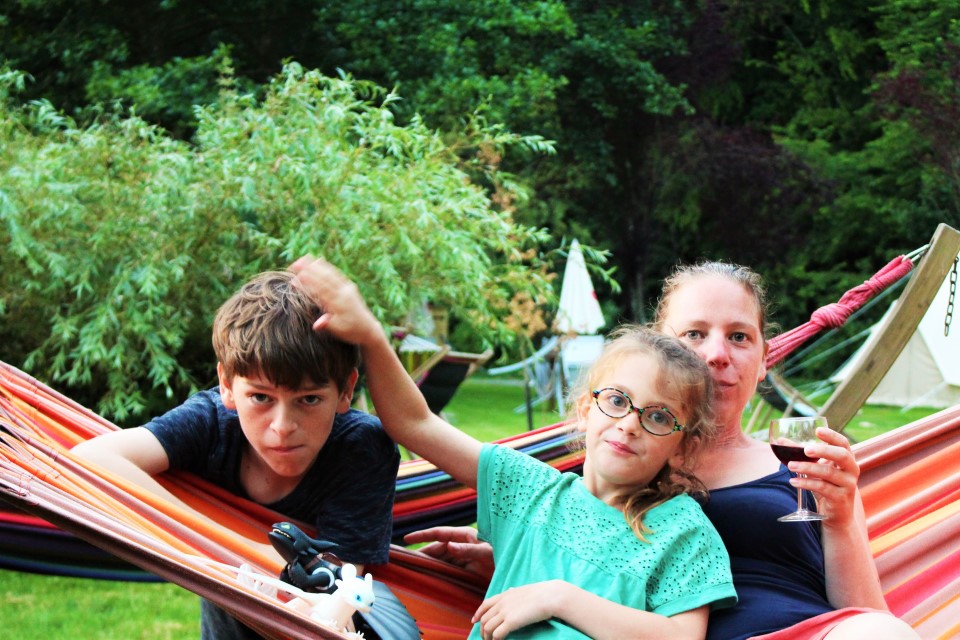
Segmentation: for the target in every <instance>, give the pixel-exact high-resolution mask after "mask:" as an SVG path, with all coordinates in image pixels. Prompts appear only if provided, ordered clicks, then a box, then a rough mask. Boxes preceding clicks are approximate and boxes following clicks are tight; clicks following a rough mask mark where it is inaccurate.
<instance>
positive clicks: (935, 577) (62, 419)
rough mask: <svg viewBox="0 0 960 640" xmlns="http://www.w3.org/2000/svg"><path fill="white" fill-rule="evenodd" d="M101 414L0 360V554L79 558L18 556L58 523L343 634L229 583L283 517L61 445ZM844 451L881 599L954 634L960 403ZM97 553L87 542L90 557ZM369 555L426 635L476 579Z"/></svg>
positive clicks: (267, 562)
mask: <svg viewBox="0 0 960 640" xmlns="http://www.w3.org/2000/svg"><path fill="white" fill-rule="evenodd" d="M0 365H2V363H0ZM114 428H116V427H114V426H113V425H111V424H110V423H108V422H107V421H105V420H103V419H102V418H100V417H98V416H96V415H95V414H93V413H91V412H89V411H88V410H86V409H84V408H83V407H80V406H79V405H77V404H76V403H74V402H72V401H70V400H69V399H67V398H65V397H63V396H61V395H59V394H57V393H56V392H54V391H52V390H51V389H49V388H48V387H46V386H44V385H43V384H41V383H39V382H37V381H36V380H34V379H32V378H30V377H29V376H27V375H26V374H24V373H23V372H21V371H19V370H17V369H15V368H13V367H10V366H9V365H2V366H0V489H2V491H0V497H2V498H3V499H4V500H5V501H7V502H8V503H9V504H10V506H11V508H10V509H8V510H6V511H3V512H0V515H2V516H3V517H2V518H0V525H2V526H0V530H2V531H5V532H7V531H10V530H13V531H17V530H19V532H20V533H21V534H23V535H24V538H23V544H22V546H20V547H19V548H15V549H11V548H10V547H11V544H10V540H9V539H7V538H6V536H5V541H4V544H3V545H0V548H2V549H3V554H4V555H12V556H15V557H16V558H18V559H19V560H18V561H19V562H20V563H21V566H20V568H25V569H33V570H41V571H42V570H49V571H51V572H58V571H57V567H58V566H59V567H63V566H66V565H68V564H70V563H72V564H74V565H82V564H83V558H84V557H85V556H83V554H82V553H81V557H80V558H71V559H70V560H69V561H68V560H66V559H64V558H62V557H60V558H55V559H54V560H50V559H49V558H47V559H46V560H44V559H43V558H42V557H41V558H39V559H38V561H37V562H38V564H37V565H36V566H32V567H30V566H25V564H24V563H26V562H27V561H26V560H25V559H24V558H25V556H29V555H30V554H31V553H32V554H36V555H42V552H43V550H44V546H45V545H44V543H43V540H44V535H45V534H46V535H50V534H51V532H55V534H54V537H59V538H60V539H62V538H63V537H64V536H67V534H65V533H63V531H69V532H71V534H73V536H69V537H70V538H71V539H72V540H73V541H74V546H73V548H74V549H77V548H83V547H84V546H85V545H83V544H82V543H80V542H78V541H77V540H78V539H79V540H82V541H85V542H87V543H91V544H92V545H94V546H95V547H97V548H99V549H103V550H105V551H106V552H108V553H109V554H111V555H112V556H116V557H117V558H120V559H122V560H124V561H126V562H127V563H129V564H130V565H132V566H135V567H139V568H140V569H142V570H144V571H147V572H150V573H151V574H153V575H155V576H159V577H160V578H162V579H165V580H168V581H170V582H174V583H176V584H179V585H181V586H183V587H185V588H187V589H189V590H191V591H193V592H195V593H197V594H199V595H201V596H203V597H205V598H208V599H210V600H212V601H214V602H216V603H217V604H219V605H221V606H222V607H224V608H225V609H227V610H229V611H231V612H232V613H233V614H234V615H236V616H237V617H238V618H240V619H242V620H244V621H245V622H246V623H247V624H249V625H250V626H252V627H254V628H256V629H257V630H258V631H260V632H261V633H262V634H263V635H265V636H267V637H270V638H317V637H321V638H339V637H341V636H340V635H339V634H337V633H335V632H334V631H332V630H330V629H328V628H326V627H323V626H320V625H318V624H316V623H315V622H313V621H311V620H309V619H308V618H306V617H305V616H302V615H301V614H299V613H297V612H295V611H292V610H291V609H289V608H287V607H285V606H283V605H282V604H281V603H280V602H279V601H278V600H277V599H276V598H270V597H267V596H264V595H262V594H260V593H258V592H257V591H255V590H253V589H251V588H248V587H245V586H243V585H242V584H241V583H240V582H239V581H238V580H237V575H236V571H235V570H233V569H231V568H230V567H238V566H240V565H241V564H242V563H246V564H248V565H250V566H252V567H253V568H254V569H255V570H256V571H259V572H262V573H264V574H267V575H270V576H275V575H277V574H278V573H279V571H280V569H281V568H282V567H281V566H279V564H278V563H277V562H276V561H275V560H273V559H272V558H270V557H266V556H264V555H261V554H260V553H258V551H257V549H256V548H255V547H253V546H252V545H251V543H252V542H263V541H264V539H265V532H266V531H267V530H268V529H269V526H270V525H271V524H272V523H274V522H277V521H281V520H284V519H286V518H284V517H283V516H281V515H280V514H277V513H273V512H271V511H269V510H267V509H264V508H263V507H260V506H258V505H255V504H252V503H250V502H247V501H244V500H241V499H239V498H237V497H236V496H233V495H231V494H229V493H227V492H224V491H222V490H220V489H218V488H217V487H214V486H212V485H209V484H207V483H204V482H202V481H200V480H198V479H196V478H194V477H191V476H188V475H181V474H176V473H170V474H166V475H165V477H164V478H163V482H164V484H165V485H166V486H167V488H169V489H170V490H171V491H173V492H174V493H175V494H177V495H178V497H180V498H182V499H183V500H184V501H185V502H186V503H188V504H189V505H190V506H191V507H193V508H195V509H196V510H198V511H199V512H200V513H203V514H206V515H207V516H209V517H211V518H212V519H214V520H216V521H218V522H221V523H223V524H224V525H226V527H228V528H229V529H230V530H232V532H234V533H225V532H224V531H223V530H221V529H218V528H214V527H211V526H210V525H208V524H207V523H206V522H205V521H203V520H200V519H197V518H195V517H194V516H193V515H191V514H190V513H188V512H186V511H184V510H182V509H179V508H177V507H175V506H173V505H170V504H169V503H167V502H166V501H164V500H162V499H160V498H157V497H156V496H154V495H153V494H150V493H149V492H146V491H144V490H143V489H141V488H140V487H138V486H137V485H134V484H132V483H130V482H128V481H126V480H125V479H123V478H120V477H117V476H114V475H111V474H109V473H107V472H104V471H103V470H98V469H95V468H93V467H91V466H90V465H88V464H86V463H84V462H83V461H80V460H78V459H77V458H75V457H74V456H73V455H72V454H71V453H70V452H69V449H70V447H72V446H73V445H74V444H76V443H78V442H80V441H82V440H84V439H87V438H90V437H93V436H95V435H97V434H100V433H104V432H107V431H109V430H111V429H114ZM566 434H567V429H566V428H565V427H564V426H563V425H554V426H551V427H546V428H543V429H540V430H538V431H535V432H531V433H525V434H522V435H519V436H515V437H512V438H508V439H506V440H505V441H503V443H504V444H506V445H509V446H512V447H516V448H518V449H521V450H525V451H528V452H530V453H531V454H532V455H536V456H537V457H540V458H541V459H544V460H547V461H549V462H550V463H551V464H554V465H556V466H558V467H559V468H562V469H575V468H576V467H577V465H579V464H580V462H581V460H580V457H579V455H578V454H574V453H571V452H569V451H568V450H567V447H566V439H567V435H566ZM854 450H855V452H856V454H857V458H858V460H859V462H860V464H861V467H862V470H863V472H862V476H861V487H862V492H863V497H864V502H865V506H866V509H867V513H868V527H869V534H870V539H871V545H872V549H873V552H874V556H875V557H876V561H877V565H878V567H879V570H880V573H881V579H882V581H883V586H884V592H885V594H886V597H887V601H888V603H889V605H890V608H891V610H892V611H893V612H894V613H895V614H897V615H898V616H900V617H902V618H903V619H904V620H906V621H907V622H909V623H910V624H911V625H913V626H914V627H915V628H916V629H917V630H918V631H919V632H920V634H921V635H922V637H924V638H944V639H946V638H954V637H957V636H958V635H960V407H955V408H953V409H948V410H946V411H943V412H941V413H938V414H936V415H933V416H930V417H928V418H925V419H923V420H920V421H918V422H915V423H912V424H910V425H906V426H904V427H901V428H899V429H896V430H894V431H891V432H889V433H887V434H884V435H882V436H877V437H875V438H873V439H871V440H869V441H867V442H864V443H861V444H859V445H857V446H856V447H855V448H854ZM397 488H398V492H397V498H398V499H397V504H396V507H395V516H396V520H397V523H398V529H399V530H401V531H402V530H412V529H416V528H420V527H422V526H426V525H429V524H433V523H449V522H451V521H463V520H467V521H469V520H471V519H472V517H473V516H472V514H473V513H475V499H476V495H475V494H474V493H473V491H471V490H468V489H463V488H461V487H458V486H456V485H455V484H454V483H453V482H452V481H451V480H449V478H448V477H447V476H445V474H442V473H440V472H438V471H437V470H436V469H435V468H434V467H433V466H432V465H430V464H428V463H426V462H423V461H412V462H405V463H403V464H402V465H401V470H400V473H399V477H398V480H397ZM51 523H52V524H51ZM306 530H307V531H309V528H306ZM28 540H29V543H27V541H28ZM61 541H62V540H61ZM13 546H16V544H15V541H14V545H13ZM86 557H87V558H88V559H89V553H88V554H87V556H86ZM97 561H98V559H97V558H96V557H93V560H92V561H91V562H88V565H90V564H95V563H96V562H97ZM14 568H17V567H16V566H14ZM115 570H117V571H122V569H119V568H118V569H115ZM369 570H370V571H371V572H372V573H373V574H374V576H375V577H376V578H377V579H378V580H381V581H383V582H385V583H386V584H387V585H388V586H389V587H390V588H391V589H392V590H393V591H394V593H395V594H396V595H397V596H398V597H399V598H400V599H401V600H402V601H403V603H404V604H405V605H406V607H407V609H408V610H409V611H410V612H411V613H412V614H413V616H414V617H415V618H416V619H417V622H418V625H419V626H420V628H421V630H422V631H423V634H424V638H427V639H428V640H429V639H433V638H436V639H445V638H463V637H465V636H466V635H467V633H468V631H469V628H470V616H471V614H472V612H473V611H474V610H475V608H476V606H477V605H478V604H479V603H480V601H481V597H482V594H483V591H484V588H485V585H484V584H482V582H481V581H479V580H477V578H476V576H474V575H473V574H471V573H469V572H466V571H463V570H460V569H458V568H456V567H453V566H451V565H448V564H445V563H442V562H438V561H436V560H433V559H431V558H427V557H425V556H423V555H422V554H418V553H416V552H413V551H409V550H406V549H404V548H402V547H399V546H396V545H395V546H394V547H393V548H392V550H391V554H390V562H389V563H388V564H386V565H380V566H372V567H370V568H369ZM80 575H82V573H81V574H80ZM101 577H102V576H101ZM121 577H122V576H121Z"/></svg>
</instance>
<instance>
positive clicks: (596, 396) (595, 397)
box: [590, 387, 684, 437]
mask: <svg viewBox="0 0 960 640" xmlns="http://www.w3.org/2000/svg"><path fill="white" fill-rule="evenodd" d="M604 391H616V392H617V393H619V394H620V395H622V396H623V397H624V398H626V399H627V403H629V405H630V408H629V409H628V410H627V412H626V413H624V414H623V415H622V416H612V415H610V414H609V413H607V412H606V411H604V410H603V407H601V406H600V394H601V393H603V392H604ZM590 393H591V395H593V401H594V403H595V404H596V405H597V409H599V410H600V413H602V414H603V415H605V416H607V417H608V418H613V419H614V420H622V419H623V418H626V417H627V416H629V415H630V414H631V413H632V412H635V413H636V414H637V421H638V422H639V423H640V428H642V429H643V430H644V431H646V432H647V433H649V434H650V435H652V436H657V437H665V436H670V435H673V434H674V433H676V432H678V431H683V429H684V426H683V425H682V424H680V421H679V420H677V416H675V415H673V412H672V411H670V409H667V408H666V407H664V406H663V405H658V404H648V405H647V406H645V407H643V408H639V409H638V408H637V407H636V406H635V405H634V404H633V399H632V398H631V397H630V396H629V395H628V394H627V393H626V392H624V391H621V390H620V389H617V388H616V387H604V388H603V389H594V390H593V391H591V392H590ZM647 409H657V410H658V411H663V412H664V413H666V414H667V415H668V416H670V417H671V418H673V428H672V429H670V432H669V433H655V432H653V431H650V429H648V428H647V427H646V425H644V424H643V412H644V411H646V410H647Z"/></svg>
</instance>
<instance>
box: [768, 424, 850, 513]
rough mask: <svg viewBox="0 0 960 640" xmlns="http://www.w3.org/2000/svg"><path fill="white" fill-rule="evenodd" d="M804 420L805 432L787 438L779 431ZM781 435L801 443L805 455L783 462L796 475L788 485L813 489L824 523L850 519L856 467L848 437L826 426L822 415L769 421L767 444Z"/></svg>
mask: <svg viewBox="0 0 960 640" xmlns="http://www.w3.org/2000/svg"><path fill="white" fill-rule="evenodd" d="M804 423H805V424H806V425H807V426H810V427H812V428H811V429H810V431H809V432H808V433H807V434H806V435H798V434H796V433H795V434H794V436H793V437H792V438H791V437H790V435H789V433H787V432H786V431H784V430H783V429H784V428H785V427H787V426H788V425H791V426H792V427H796V426H797V425H803V424H804ZM784 436H785V437H787V438H789V439H792V440H793V441H795V442H797V443H802V444H803V445H804V450H805V452H806V453H807V454H808V457H809V459H808V460H793V461H790V462H789V463H787V466H788V468H789V469H790V470H791V471H793V472H795V473H797V474H799V475H798V477H796V478H793V479H792V480H791V484H793V486H795V487H797V489H798V490H806V491H811V492H813V494H814V495H815V496H816V498H817V513H818V514H819V518H820V519H824V520H826V521H827V522H825V523H824V525H825V526H834V527H835V526H842V525H844V524H846V523H848V522H850V521H851V519H853V517H854V508H855V505H856V493H857V480H858V479H859V477H860V467H859V465H858V464H857V461H856V458H855V457H854V455H853V451H852V450H851V449H850V442H849V440H847V438H846V437H844V436H843V435H841V434H840V433H837V432H836V431H834V430H833V429H830V428H829V427H828V426H827V425H826V420H825V419H823V418H822V417H818V418H793V419H786V420H784V419H781V420H777V421H772V422H771V427H770V442H771V444H775V443H776V440H777V438H780V437H784ZM784 462H785V463H786V461H784ZM796 519H800V518H796Z"/></svg>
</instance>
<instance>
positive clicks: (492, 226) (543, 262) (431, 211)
mask: <svg viewBox="0 0 960 640" xmlns="http://www.w3.org/2000/svg"><path fill="white" fill-rule="evenodd" d="M3 78H4V81H3V84H2V85H0V86H2V90H0V97H2V98H3V101H2V103H0V109H2V111H3V112H2V114H0V121H2V122H3V123H4V124H3V126H2V129H0V131H2V136H3V137H2V140H0V147H2V149H3V152H2V155H0V169H2V170H0V242H2V244H3V246H4V247H6V249H5V250H4V257H3V264H4V269H3V271H2V274H0V280H2V282H0V285H2V286H0V292H2V293H0V312H2V313H3V327H4V328H3V333H4V334H7V335H11V336H17V337H18V338H17V340H16V341H14V342H13V343H12V344H14V345H16V347H17V348H19V349H25V350H27V351H29V355H27V356H26V359H25V362H24V365H25V367H26V368H27V369H28V370H31V371H33V372H35V374H39V375H40V377H42V378H43V379H46V380H50V381H51V382H56V383H64V384H66V385H67V387H68V389H69V392H70V394H71V395H73V396H74V397H76V398H77V399H78V400H80V401H85V402H88V403H91V404H92V403H93V402H96V403H97V406H98V409H99V410H100V411H101V412H102V413H104V414H106V415H109V416H112V417H115V418H117V419H119V420H128V421H136V420H139V419H141V418H142V417H143V416H144V415H145V414H148V413H153V412H155V411H156V410H158V408H159V407H160V406H161V405H164V404H170V403H172V401H173V396H182V395H183V394H184V393H185V392H186V391H188V390H190V389H192V388H194V387H196V386H197V385H198V384H207V383H209V382H210V381H211V379H212V375H213V374H212V372H213V369H212V364H213V354H212V352H211V350H210V347H209V327H210V322H211V320H212V317H213V314H214V312H215V310H216V308H217V307H218V306H219V304H220V303H221V302H222V301H223V300H224V299H225V298H226V297H227V295H228V294H229V293H230V292H232V291H233V290H234V289H236V287H237V286H239V284H240V283H242V282H243V281H245V280H246V279H247V278H249V277H250V276H251V275H252V274H254V273H256V272H258V271H261V270H263V269H267V268H284V267H285V265H286V264H289V263H290V262H292V261H293V259H295V258H296V257H298V256H299V255H301V254H303V253H306V252H311V253H315V254H320V255H323V256H325V257H327V258H328V259H330V260H331V261H333V262H334V263H335V264H337V265H339V266H341V267H343V269H344V270H345V271H346V272H347V273H348V274H349V275H350V276H352V277H353V278H354V279H355V280H356V281H357V282H358V283H359V285H360V288H361V290H362V291H363V293H364V295H365V296H366V298H367V299H368V300H370V301H371V306H372V308H373V310H374V312H375V313H376V314H377V315H378V317H379V318H380V319H381V320H382V321H383V322H384V323H385V324H402V323H404V322H405V320H406V318H407V314H408V313H409V312H410V310H411V309H412V308H414V307H416V306H417V305H419V304H420V303H421V302H422V301H424V300H429V301H431V302H433V303H435V304H439V305H444V306H447V307H448V308H450V309H451V311H452V312H453V313H454V314H455V315H456V316H457V319H458V321H459V322H462V323H464V324H466V325H468V326H469V327H471V330H472V331H471V333H472V334H473V335H475V336H477V339H478V340H480V341H483V342H484V343H486V344H498V345H506V346H509V345H510V344H511V343H512V342H513V341H514V340H515V339H516V336H517V333H518V332H517V327H514V326H511V325H510V322H509V306H510V301H511V300H512V299H513V298H514V296H515V295H517V294H523V295H525V296H527V297H529V298H530V299H533V300H536V301H538V302H539V303H540V304H542V305H547V304H549V303H550V301H551V295H552V288H551V285H550V282H549V280H550V275H549V273H550V258H551V253H550V252H551V247H550V246H549V245H550V243H549V238H548V236H547V235H546V234H545V233H544V232H543V231H541V230H538V229H535V228H531V227H526V226H522V225H519V224H517V223H516V222H514V221H513V219H512V216H511V214H510V211H509V209H508V208H506V207H501V206H498V205H496V204H495V203H494V202H492V201H491V200H490V198H489V197H488V196H487V192H486V191H485V190H484V189H481V188H480V187H478V186H476V185H475V184H473V183H471V181H470V180H469V179H468V177H467V175H466V174H465V173H464V172H463V170H462V169H461V168H460V166H461V160H460V157H459V156H458V155H457V153H460V154H463V149H462V148H458V149H457V150H453V149H451V148H450V147H449V146H448V145H447V144H446V143H445V142H444V141H443V140H442V139H441V138H440V136H439V135H437V134H436V133H435V132H433V131H431V130H429V129H427V128H426V127H425V126H424V125H423V124H422V123H421V122H419V121H417V120H414V121H413V122H411V123H410V124H407V125H405V126H399V125H397V124H395V123H394V114H393V112H392V110H391V108H392V106H393V104H394V103H395V101H396V100H397V96H396V95H395V94H392V93H389V92H386V91H384V90H382V89H380V88H378V87H376V86H374V85H371V84H369V83H363V82H357V81H354V80H352V79H351V78H349V77H346V76H344V77H340V78H330V77H326V76H323V75H322V74H320V73H319V72H316V71H305V70H303V69H302V68H301V67H300V66H299V65H296V64H291V65H288V66H287V67H286V68H285V69H284V70H283V73H282V74H280V75H278V76H277V77H276V78H274V79H273V80H272V81H271V83H270V85H269V87H268V88H267V91H266V94H265V95H264V97H263V98H262V99H258V98H256V97H254V96H251V95H249V94H242V93H240V92H238V91H236V90H235V89H234V88H233V87H232V86H231V83H230V78H229V76H227V77H225V78H224V85H225V88H224V90H223V91H222V92H221V94H220V98H219V102H218V104H217V105H216V106H208V107H204V108H202V109H199V110H198V114H197V121H198V129H197V133H196V137H195V143H194V144H192V145H191V144H187V143H185V142H182V141H178V140H174V139H172V138H170V137H169V136H168V135H167V134H165V133H164V132H163V131H162V130H161V129H159V128H157V127H156V126H153V125H149V124H147V123H146V122H144V121H143V120H141V119H139V118H137V117H132V116H131V117H118V116H104V118H103V119H102V120H101V121H98V122H95V123H93V124H90V125H88V126H79V125H77V124H76V123H75V122H74V121H72V120H71V119H70V118H67V117H65V116H64V115H63V114H61V113H59V112H57V111H56V110H55V109H54V108H53V107H52V106H51V105H50V104H49V103H46V102H42V101H41V102H37V103H33V104H30V105H27V106H25V107H16V106H13V105H12V104H11V102H12V101H11V99H10V96H11V94H13V93H15V92H16V90H17V89H18V87H20V86H22V85H23V76H22V74H19V73H16V72H12V71H7V72H5V73H4V75H3ZM475 133H476V137H475V138H474V141H473V142H474V144H475V148H476V149H482V150H483V151H484V153H485V154H487V155H500V156H502V155H503V154H505V153H507V151H508V150H509V149H511V148H514V147H525V148H528V149H532V150H535V151H537V152H541V153H549V152H550V150H551V147H550V145H549V144H547V143H545V142H544V141H542V140H541V139H539V138H535V137H520V136H516V135H512V134H510V133H508V132H506V131H504V130H503V129H502V128H499V127H489V126H488V127H483V126H479V127H478V128H477V129H476V130H475ZM485 171H486V173H487V176H488V178H489V179H490V180H492V181H494V182H495V183H496V186H497V193H500V194H501V196H502V197H501V202H510V201H511V200H510V198H507V197H506V196H507V195H508V194H509V195H510V196H511V197H512V198H514V199H516V198H522V197H523V193H522V192H518V191H515V190H514V189H513V187H512V184H513V183H512V181H511V179H510V176H509V174H506V173H503V172H500V171H499V170H498V169H497V168H496V166H495V164H494V163H491V162H489V161H486V163H485ZM0 337H4V336H0ZM10 344H11V343H7V342H6V341H3V347H0V348H2V349H3V353H2V357H3V359H4V360H7V361H10V362H13V363H14V364H19V362H20V358H22V357H23V354H24V353H25V352H24V351H20V352H10V351H9V350H8V348H9V345H10Z"/></svg>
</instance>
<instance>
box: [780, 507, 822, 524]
mask: <svg viewBox="0 0 960 640" xmlns="http://www.w3.org/2000/svg"><path fill="white" fill-rule="evenodd" d="M826 519H827V516H825V515H823V514H821V513H817V512H816V511H810V510H808V509H801V510H800V511H794V512H793V513H791V514H788V515H785V516H782V517H780V518H777V521H778V522H809V521H811V520H826Z"/></svg>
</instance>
